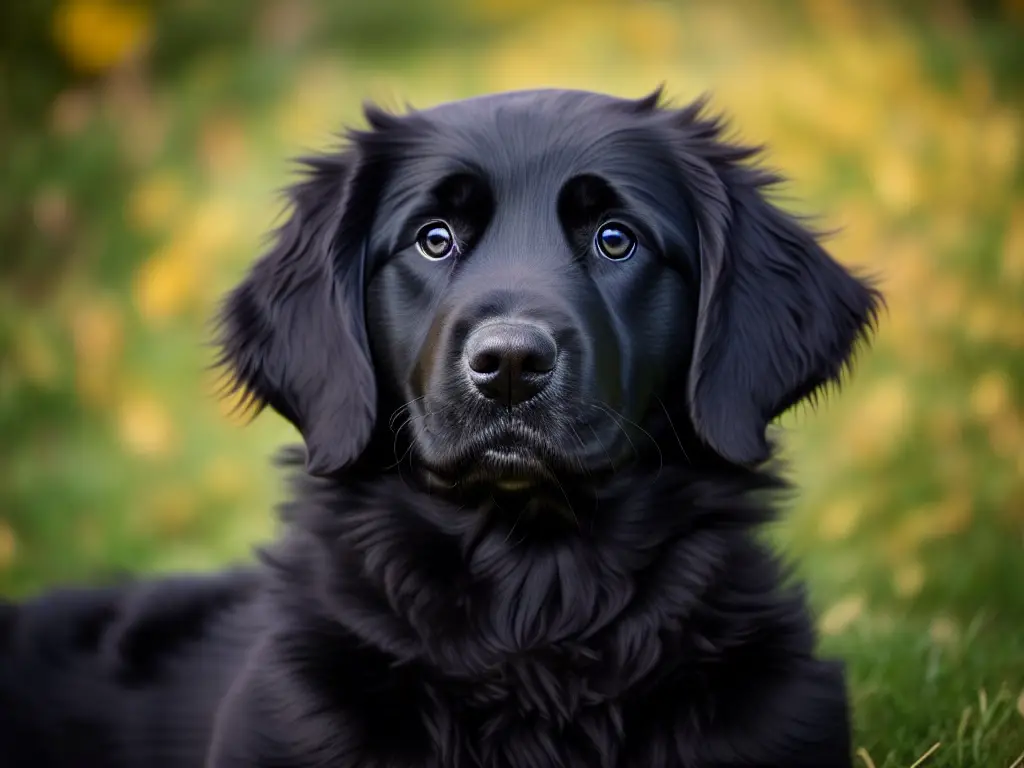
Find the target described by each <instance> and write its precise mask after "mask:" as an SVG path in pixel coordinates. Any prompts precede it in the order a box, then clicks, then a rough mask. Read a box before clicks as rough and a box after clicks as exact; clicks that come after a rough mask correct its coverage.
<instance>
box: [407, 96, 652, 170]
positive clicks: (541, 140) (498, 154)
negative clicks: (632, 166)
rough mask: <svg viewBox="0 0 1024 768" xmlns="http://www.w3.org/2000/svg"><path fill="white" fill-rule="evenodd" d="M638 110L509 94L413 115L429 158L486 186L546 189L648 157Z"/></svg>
mask: <svg viewBox="0 0 1024 768" xmlns="http://www.w3.org/2000/svg"><path fill="white" fill-rule="evenodd" d="M636 104H637V102H634V101H629V100H626V99H621V98H617V97H614V96H608V95H605V94H599V93H592V92H589V91H570V90H555V89H547V90H532V91H513V92H506V93H499V94H491V95H488V96H479V97H475V98H471V99H465V100H462V101H455V102H448V103H446V104H440V105H438V106H436V107H433V108H431V109H429V110H425V111H424V112H421V113H420V115H421V116H422V117H423V118H424V119H425V120H426V121H428V124H429V125H431V126H432V127H433V129H434V130H431V131H429V133H428V135H427V136H425V137H424V138H425V140H426V142H427V143H428V145H429V151H430V153H431V154H432V155H433V156H435V157H438V158H449V159H451V160H452V161H454V162H460V161H461V162H463V163H466V164H468V165H470V166H473V167H476V168H479V169H481V170H483V171H484V172H485V173H487V175H488V176H489V177H490V178H491V180H492V181H499V180H504V181H508V182H514V181H516V180H522V179H523V178H527V177H528V178H529V179H530V181H531V182H536V181H537V180H538V179H539V178H544V177H546V178H548V179H550V180H552V181H554V180H556V179H558V178H559V177H561V178H563V179H564V178H565V177H567V176H570V175H574V174H576V173H583V172H600V171H601V170H602V169H604V170H606V171H608V172H614V171H615V169H617V168H619V169H621V167H622V165H623V163H624V162H625V161H632V162H633V163H636V162H643V161H644V160H645V159H647V158H648V157H649V153H644V152H643V151H642V149H643V147H645V146H649V139H650V133H649V131H648V130H646V129H647V128H648V122H647V121H646V120H645V119H644V116H643V114H638V113H637V110H636Z"/></svg>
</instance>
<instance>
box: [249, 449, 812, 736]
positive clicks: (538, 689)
mask: <svg viewBox="0 0 1024 768" xmlns="http://www.w3.org/2000/svg"><path fill="white" fill-rule="evenodd" d="M289 463H293V464H295V463H299V464H301V459H300V458H299V457H298V456H296V455H293V456H292V458H291V460H290V461H289ZM782 487H783V483H782V482H781V481H780V480H779V479H778V478H777V477H776V476H774V475H772V474H769V473H761V472H754V471H747V470H736V469H733V470H731V471H730V472H728V473H722V474H720V475H718V476H715V475H714V474H709V473H708V472H706V471H702V472H701V473H699V474H698V473H696V472H694V471H692V470H688V469H687V468H686V467H683V466H664V467H662V468H661V469H658V470H657V471H655V469H653V468H652V469H651V470H640V469H637V470H630V471H626V472H622V473H620V474H619V475H616V476H615V477H614V478H613V479H612V481H611V482H610V483H609V484H608V485H607V487H606V488H604V489H603V490H602V491H601V492H600V493H599V494H597V495H596V496H594V497H593V498H592V499H591V500H590V506H589V507H588V508H584V507H583V506H582V505H578V506H577V521H578V527H577V528H575V529H572V528H570V529H569V530H567V531H565V532H564V533H563V534H562V535H561V536H539V537H536V538H534V537H532V536H531V535H530V533H531V532H530V530H529V528H528V526H527V525H524V524H523V523H522V522H519V523H518V524H514V523H513V521H512V520H510V519H509V518H508V517H502V516H495V515H493V514H491V512H493V510H490V511H487V510H479V509H472V508H464V507H460V506H459V504H457V503H455V502H452V501H449V500H445V499H442V498H438V497H434V496H428V495H426V494H424V495H418V496H416V497H414V498H413V499H412V501H410V498H409V485H408V483H407V481H406V480H403V479H402V478H401V477H400V476H399V475H398V474H397V473H396V474H394V475H385V476H383V477H377V478H374V479H371V480H362V481H352V482H345V481H339V480H326V479H315V478H312V477H310V476H308V475H306V474H305V473H303V472H301V471H298V472H296V475H295V478H294V481H293V493H294V498H295V499H296V500H295V501H294V502H293V503H291V504H288V505H286V506H285V508H284V510H283V517H284V519H285V521H286V524H287V526H288V533H287V534H286V535H285V536H284V537H283V540H282V541H281V542H280V543H279V544H278V545H276V546H275V547H273V548H272V549H270V550H268V551H267V552H265V553H264V558H265V560H266V561H267V562H268V564H269V565H270V566H271V573H272V578H273V580H274V582H275V583H276V586H277V588H276V589H275V590H274V594H275V595H276V599H277V600H278V601H279V602H280V603H281V605H282V607H283V608H284V610H285V611H286V612H287V613H288V615H291V616H292V617H293V618H294V619H295V621H296V626H308V625H309V622H314V623H315V624H316V626H318V627H321V628H333V631H329V632H328V633H327V634H328V635H329V636H330V637H333V638H335V639H336V640H337V641H338V642H337V647H336V648H335V649H334V650H333V651H329V653H341V652H344V651H342V650H340V649H343V648H353V649H361V650H362V652H364V653H368V652H370V651H367V650H366V649H370V650H371V651H372V652H373V653H375V654H377V655H378V656H379V657H380V660H381V662H382V663H384V665H385V666H389V667H391V668H402V667H407V668H411V669H415V670H416V676H415V679H416V680H422V681H429V682H428V683H427V684H428V685H431V686H433V690H432V692H431V695H438V696H445V697H449V698H451V699H453V700H456V701H459V702H460V705H461V704H464V705H465V706H467V707H470V706H471V707H473V708H474V710H477V711H479V710H492V711H493V712H495V713H496V714H498V713H502V714H501V716H502V717H503V718H507V717H510V716H514V715H515V714H516V713H519V714H520V715H526V714H532V715H536V716H539V717H542V718H544V719H545V720H548V721H551V722H552V723H553V724H557V723H565V722H567V721H569V720H571V719H573V718H575V717H576V716H577V714H578V712H579V711H580V710H581V709H582V708H586V707H591V706H602V705H610V706H612V707H617V706H618V704H619V703H621V702H624V701H625V700H626V699H630V698H632V697H642V696H645V695H653V693H654V689H655V688H663V687H664V686H678V685H686V686H693V689H694V691H696V690H699V689H700V688H701V687H702V686H701V685H699V684H698V685H693V684H694V683H695V682H696V683H710V682H711V680H708V679H707V675H708V674H712V675H713V674H716V673H717V672H716V670H720V671H721V672H722V673H723V674H729V675H732V674H741V672H740V670H741V669H742V666H743V664H744V663H745V661H744V659H745V657H744V653H745V649H746V648H747V647H748V644H750V643H751V642H752V640H753V639H754V638H756V647H757V653H758V658H757V659H756V660H754V659H746V661H750V662H751V663H756V664H757V665H760V666H762V667H763V666H764V665H769V666H770V665H771V664H773V663H778V664H784V663H786V659H785V658H783V654H782V653H781V652H780V657H779V658H778V659H773V658H772V651H773V649H774V647H776V645H777V646H778V647H779V648H780V651H781V649H782V648H783V647H784V648H785V655H786V656H792V654H793V653H794V644H795V645H796V646H797V647H798V648H803V649H805V650H806V653H807V654H808V655H810V653H811V652H812V650H813V642H814V640H813V636H812V633H811V630H810V628H809V627H808V626H805V623H806V620H805V618H804V615H803V611H802V610H801V609H800V608H799V607H798V606H801V605H802V603H801V599H802V598H801V597H800V596H799V595H797V594H795V593H793V592H792V591H789V590H783V588H782V578H783V573H782V570H781V568H780V567H779V566H778V564H777V563H776V562H775V560H774V559H773V558H772V556H771V555H769V554H768V552H767V550H765V549H763V548H762V547H761V546H760V545H759V544H758V543H757V542H756V540H755V536H754V533H755V529H756V528H757V527H758V526H759V525H760V524H762V523H764V522H766V521H767V520H769V519H770V518H771V516H772V514H771V508H770V506H769V505H768V504H767V503H766V500H764V499H760V498H758V496H759V495H761V494H762V493H764V492H767V491H772V490H777V489H780V488H782ZM627 501H628V503H626V502H627ZM737 531H748V532H749V534H750V535H739V536H737ZM771 573H775V574H776V576H777V578H776V579H775V580H774V581H772V580H770V579H769V578H768V576H767V575H766V574H771ZM766 583H768V584H770V585H771V589H772V591H773V592H775V593H776V594H775V595H774V596H773V595H772V594H768V595H766V594H765V584H766ZM314 585H329V586H327V587H326V588H325V587H321V590H322V591H320V592H315V593H314V592H313V591H312V590H313V588H314ZM773 635H774V636H776V637H778V638H779V642H778V643H777V644H776V643H775V642H773V639H772V638H773ZM801 637H802V638H804V639H803V641H801V640H799V639H797V640H796V642H795V643H794V638H801ZM783 641H784V642H785V645H784V646H783ZM325 652H326V651H325ZM730 669H732V670H733V671H728V670H730ZM556 670H564V672H565V674H564V675H559V676H558V677H559V679H558V680H553V679H549V678H550V676H551V675H553V674H556V672H555V671H556ZM565 680H568V681H572V682H573V685H572V686H566V685H565V684H564V681H565ZM694 695H696V693H695V694H694ZM497 725H500V724H494V726H495V727H497Z"/></svg>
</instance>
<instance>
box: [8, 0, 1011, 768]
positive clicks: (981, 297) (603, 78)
mask: <svg viewBox="0 0 1024 768" xmlns="http://www.w3.org/2000/svg"><path fill="white" fill-rule="evenodd" d="M740 7H741V4H725V3H714V2H694V3H688V4H681V3H673V4H669V3H664V2H657V0H638V1H634V2H628V3H626V2H612V0H608V1H607V2H597V3H595V2H590V1H589V0H557V1H554V2H552V1H550V0H549V1H548V2H541V0H475V1H474V2H469V0H463V1H462V2H461V3H459V4H458V5H456V4H454V3H453V2H447V3H446V2H442V0H425V1H424V2H411V3H410V2H405V1H404V0H376V2H374V3H356V2H352V3H327V2H323V3H319V2H314V1H313V0H274V1H265V0H263V1H261V2H251V1H250V0H223V1H222V2H218V3H207V2H200V0H183V1H182V2H170V0H166V1H165V2H156V1H155V0H154V1H153V2H151V3H149V4H145V3H140V4H132V3H127V2H121V1H120V0H117V1H115V0H60V1H59V2H58V0H39V1H38V2H35V1H34V2H31V3H29V2H25V3H6V4H2V5H0V30H2V31H0V96H2V98H3V101H4V104H5V106H6V107H7V109H5V110H3V111H0V140H2V142H3V146H4V163H5V165H4V173H3V176H2V182H0V232H2V236H3V244H2V247H0V592H3V593H5V594H11V595H23V594H27V593H30V592H33V591H35V590H38V589H40V588H43V587H45V586H49V585H53V584H55V583H59V582H67V581H71V580H76V581H78V580H81V581H98V580H102V579H105V578H107V577H108V576H109V575H111V574H113V573H116V572H118V571H124V570H131V571H149V572H153V571H166V570H171V569H181V568H212V567H215V566H218V565H221V564H223V563H225V562H228V561H231V560H235V559H240V558H245V557H247V556H248V553H249V551H250V548H251V546H252V545H253V544H254V543H257V542H259V541H261V540H264V539H266V537H268V536H270V535H272V532H273V527H274V522H273V518H272V515H271V508H272V506H273V504H274V503H275V502H276V500H277V499H278V498H279V497H280V494H281V489H280V487H279V478H278V477H277V476H276V475H275V474H274V473H273V472H271V471H269V469H268V460H269V458H270V456H271V454H272V453H273V451H274V450H275V449H276V447H277V446H279V445H280V444H281V443H283V442H286V441H291V440H294V438H295V435H294V434H293V432H292V430H291V428H290V427H288V426H287V425H285V424H283V423H282V422H281V420H280V419H278V418H276V417H274V416H273V415H271V414H267V415H264V416H262V417H260V419H258V420H257V421H256V422H255V423H254V424H252V425H249V426H246V427H244V428H243V426H242V425H240V424H239V423H237V422H236V421H233V420H231V419H230V418H229V417H228V416H227V412H228V410H229V407H228V405H229V404H228V405H224V404H221V403H218V401H217V400H216V398H215V397H214V396H213V390H214V382H213V381H211V379H210V376H209V374H208V372H207V370H206V365H207V364H208V363H209V361H210V350H209V349H208V348H207V347H205V346H204V342H205V341H206V340H207V339H208V327H207V325H206V323H207V321H208V319H209V317H210V315H211V313H212V311H213V308H214V306H215V303H216V301H217V299H218V297H219V296H220V295H221V293H222V292H223V291H224V290H225V289H227V288H228V287H229V286H230V285H231V284H232V283H233V282H234V281H235V280H236V279H237V278H238V277H239V275H240V274H241V272H242V270H244V269H245V267H246V265H247V264H248V263H249V262H250V261H251V260H252V258H253V257H254V256H255V255H256V253H258V251H259V249H260V246H261V243H262V237H263V235H264V233H266V232H267V231H268V230H269V229H270V228H271V227H272V226H273V224H274V223H275V221H276V216H277V214H278V213H279V208H278V200H277V198H276V197H275V195H276V192H277V190H278V189H279V188H280V187H281V186H282V184H284V183H285V181H286V180H287V177H288V172H289V165H288V158H289V157H290V156H293V155H295V154H300V153H302V152H304V151H306V150H309V149H312V148H317V147H324V146H327V145H329V144H331V143H332V142H333V141H334V135H335V133H336V131H337V130H338V128H339V127H340V126H341V125H342V124H344V123H353V122H355V123H358V122H359V120H360V116H359V111H358V110H359V105H360V102H361V101H362V100H363V99H364V98H373V99H377V100H380V101H383V102H384V104H385V105H388V106H392V107H400V106H401V105H402V104H403V103H404V102H405V101H406V100H409V101H412V102H413V104H414V105H416V106H425V105H428V104H431V103H434V102H437V101H440V100H444V99H451V98H458V97H461V96H465V95H469V94H472V93H477V92H481V91H489V90H498V89H504V88H517V87H527V86H533V85H565V86H572V87H586V88H593V89H597V90H606V91H612V92H617V93H621V94H623V95H632V96H636V95H640V94H641V93H644V92H647V91H649V90H651V89H652V88H653V87H654V86H655V85H656V84H658V83H659V82H665V83H666V86H667V90H668V92H669V93H670V94H671V95H672V96H673V97H675V98H676V100H677V101H682V100H684V99H689V98H692V97H694V96H696V95H697V94H698V93H700V92H702V91H705V90H708V91H711V92H712V93H713V95H714V101H713V104H714V106H715V107H717V108H719V109H722V110H724V111H726V112H727V113H729V114H730V115H731V116H732V117H733V118H734V121H733V124H734V125H735V127H736V130H737V132H738V133H739V134H740V135H741V136H742V137H743V138H745V139H750V140H755V141H764V142H765V143H766V144H767V145H768V147H769V148H770V154H769V156H768V160H769V162H770V163H771V164H772V165H774V166H776V167H779V168H781V169H783V170H785V171H786V172H787V173H788V174H789V175H790V176H791V177H792V179H793V181H792V183H791V184H790V185H789V186H788V188H787V189H786V193H787V195H788V196H789V197H790V198H792V199H793V200H794V201H800V202H799V203H797V202H794V203H793V205H798V206H799V209H800V210H801V211H803V212H813V213H822V214H827V216H826V218H825V220H824V222H823V223H824V224H825V225H826V226H828V227H839V228H840V232H839V234H837V235H836V236H835V237H834V238H833V239H832V241H831V243H830V247H831V248H832V250H833V252H834V253H835V254H836V255H837V257H838V258H840V259H841V260H843V261H844V262H846V263H848V264H850V265H851V266H854V267H857V268H858V269H863V270H868V271H870V272H872V273H875V274H877V275H878V276H879V278H880V282H881V287H882V288H883V290H884V291H885V293H886V296H887V299H888V311H887V312H886V313H885V314H884V315H883V316H882V318H881V321H880V332H879V335H878V339H877V343H876V344H875V346H874V348H873V349H872V350H870V351H865V352H864V353H863V354H862V355H861V356H860V360H859V363H858V366H857V367H856V369H855V371H854V373H853V375H852V376H851V377H850V380H849V382H848V383H847V385H846V387H845V388H844V392H843V394H842V396H841V397H833V398H830V400H829V402H827V403H826V404H824V405H823V406H822V407H820V408H819V409H818V410H816V411H812V410H810V409H807V408H798V409H797V410H796V412H795V413H793V414H790V415H788V416H787V417H785V418H784V419H783V422H784V425H785V427H786V428H787V437H786V442H785V445H786V450H787V454H788V456H787V458H788V459H789V460H790V461H791V463H792V466H793V468H794V473H795V478H794V479H795V480H796V482H797V483H798V485H799V488H800V490H801V492H800V494H799V495H798V497H797V498H796V500H795V507H794V509H793V510H792V512H791V514H789V515H788V516H787V517H786V519H785V520H784V522H783V523H782V524H781V525H780V526H779V529H778V531H777V534H778V537H779V541H780V543H781V544H782V545H783V546H784V547H785V548H786V550H787V551H788V552H789V553H790V554H791V556H792V557H793V558H794V559H795V560H796V562H798V563H799V567H800V569H801V570H802V571H803V573H804V574H805V575H806V576H807V578H808V580H809V583H810V585H811V590H812V597H813V600H814V603H815V605H816V606H818V608H819V610H820V615H821V628H822V633H823V643H824V645H825V647H826V649H827V651H828V652H830V653H834V654H836V655H839V656H841V657H843V658H845V659H847V660H848V661H849V664H850V668H851V678H852V681H853V693H854V703H855V709H856V719H857V746H858V747H860V748H861V750H862V751H861V752H860V753H859V755H860V757H859V759H860V760H861V761H862V763H863V764H864V765H865V766H871V765H874V766H877V768H882V766H889V767H890V768H895V767H896V766H910V765H912V764H914V763H915V761H917V760H919V759H920V760H921V761H922V762H921V763H920V764H921V765H923V766H929V768H930V767H931V766H949V767H951V768H952V767H956V768H962V767H963V766H997V767H1001V766H1009V765H1010V764H1011V763H1012V762H1013V761H1014V760H1015V759H1017V757H1018V755H1020V754H1021V753H1022V752H1024V698H1021V696H1022V689H1024V589H1022V588H1021V584H1022V583H1024V578H1022V577H1024V565H1022V563H1024V394H1022V393H1024V385H1022V382H1024V354H1022V351H1024V312H1022V310H1021V308H1022V307H1024V162H1022V158H1024V146H1022V141H1024V131H1022V127H1024V126H1022V123H1024V120H1022V114H1021V99H1020V97H1021V93H1020V88H1021V82H1022V78H1024V75H1022V73H1024V61H1022V58H1021V57H1022V56H1024V12H1022V3H1020V2H1016V0H1007V1H1005V2H995V0H986V1H985V2H970V3H967V2H962V3H956V2H943V3H940V4H935V3H927V4H924V3H917V2H910V1H909V0H908V1H907V2H900V3H882V2H871V3H864V2H857V1H856V0H850V1H849V2H843V1H842V0H834V1H833V0H830V1H828V2H825V0H806V1H805V2H795V1H794V0H781V1H780V2H764V3H757V4H754V3H746V4H742V10H740ZM787 204H788V203H787ZM935 744H938V745H939V746H938V747H935V748H934V750H933V751H930V750H932V748H933V746H934V745H935ZM1018 765H1019V763H1018Z"/></svg>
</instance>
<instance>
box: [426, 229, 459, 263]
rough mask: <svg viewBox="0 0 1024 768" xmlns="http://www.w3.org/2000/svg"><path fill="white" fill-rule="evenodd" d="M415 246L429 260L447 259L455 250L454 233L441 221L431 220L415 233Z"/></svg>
mask: <svg viewBox="0 0 1024 768" xmlns="http://www.w3.org/2000/svg"><path fill="white" fill-rule="evenodd" d="M416 247H417V248H418V249H419V252H420V254H422V255H423V256H424V257H425V258H428V259H430V260H431V261H441V260H442V259H447V258H448V257H449V256H451V255H452V254H453V253H455V252H456V250H457V246H456V243H455V235H453V234H452V230H451V228H450V227H449V226H448V225H447V224H445V223H444V222H443V221H432V222H430V223H429V224H427V225H426V226H425V227H423V229H421V230H420V231H419V234H418V235H416Z"/></svg>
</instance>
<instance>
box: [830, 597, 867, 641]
mask: <svg viewBox="0 0 1024 768" xmlns="http://www.w3.org/2000/svg"><path fill="white" fill-rule="evenodd" d="M864 606H865V600H864V596H863V595H859V594H858V595H850V596H849V597H845V598H843V599H842V600H840V601H839V602H838V603H836V604H835V605H833V606H832V607H831V608H829V609H828V610H827V611H825V614H824V615H823V616H822V617H821V620H820V621H819V626H820V627H821V632H822V634H825V635H838V634H839V633H841V632H842V631H843V630H845V629H846V628H847V627H849V626H850V625H851V624H852V623H853V622H855V621H856V620H857V619H858V618H860V616H861V614H862V613H864Z"/></svg>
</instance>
